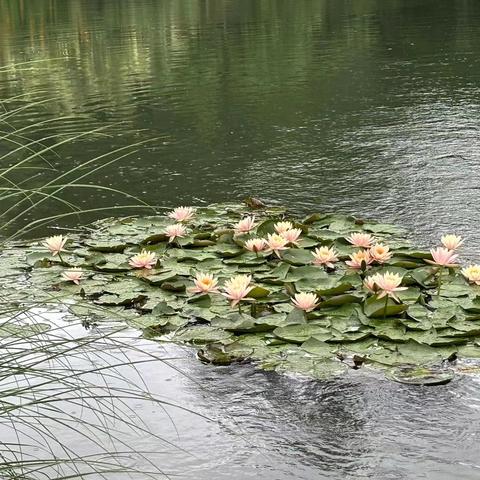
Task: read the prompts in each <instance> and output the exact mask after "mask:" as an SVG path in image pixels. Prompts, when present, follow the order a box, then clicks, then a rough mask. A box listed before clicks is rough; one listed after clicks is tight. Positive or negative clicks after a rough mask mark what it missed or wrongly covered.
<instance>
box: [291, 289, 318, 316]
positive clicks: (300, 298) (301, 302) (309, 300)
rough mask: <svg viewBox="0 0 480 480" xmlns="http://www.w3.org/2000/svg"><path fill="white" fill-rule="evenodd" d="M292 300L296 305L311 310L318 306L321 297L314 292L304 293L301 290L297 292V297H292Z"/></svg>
mask: <svg viewBox="0 0 480 480" xmlns="http://www.w3.org/2000/svg"><path fill="white" fill-rule="evenodd" d="M292 302H293V304H294V305H295V307H297V308H299V309H300V310H304V311H305V312H311V311H312V310H313V309H315V308H316V307H317V306H318V302H319V299H318V297H317V296H316V295H315V294H314V293H304V292H300V293H297V294H295V297H294V298H292Z"/></svg>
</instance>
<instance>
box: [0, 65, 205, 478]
mask: <svg viewBox="0 0 480 480" xmlns="http://www.w3.org/2000/svg"><path fill="white" fill-rule="evenodd" d="M2 68H3V67H2ZM0 70H1V69H0ZM26 97H28V96H27V95H21V96H17V97H12V98H10V99H7V100H6V101H5V100H4V101H2V102H0V105H1V107H2V109H3V113H1V114H0V124H3V125H4V126H5V128H3V129H2V131H1V132H0V144H1V145H4V146H6V147H7V149H6V152H5V153H3V154H2V155H1V156H0V165H2V168H1V169H0V180H1V181H2V182H4V185H2V186H1V187H0V201H1V202H2V205H4V207H3V211H2V212H1V215H2V217H3V218H5V219H6V220H5V221H4V222H3V224H2V225H1V226H0V232H2V231H3V232H7V231H8V230H7V229H8V228H12V227H16V228H15V231H14V232H13V233H12V234H10V235H9V236H6V235H5V233H4V235H3V237H4V238H3V239H2V240H3V244H4V245H5V244H6V243H7V242H8V241H9V240H11V239H13V238H20V237H22V236H23V235H25V234H26V233H28V232H31V231H32V230H33V229H35V228H39V227H43V226H45V225H47V224H49V223H51V222H53V221H58V220H60V219H62V218H65V217H68V216H69V215H81V214H82V213H94V212H95V213H101V212H104V211H107V210H110V209H113V210H115V209H122V210H125V209H137V210H138V209H140V208H147V209H152V207H151V206H150V205H148V204H147V203H146V202H144V201H142V200H141V199H139V198H138V197H136V196H134V195H131V194H128V193H126V192H122V191H121V190H119V189H117V188H114V187H108V186H103V185H90V184H86V183H84V182H81V180H82V179H84V178H85V177H87V176H88V175H91V174H92V173H94V172H96V171H98V170H100V169H101V168H103V167H105V166H107V165H111V164H112V163H114V162H117V161H119V160H121V159H122V158H125V157H126V156H127V155H132V154H134V153H137V152H138V151H139V150H138V149H139V148H140V147H143V146H144V145H146V144H148V143H149V142H151V141H152V139H146V140H141V141H139V142H136V143H135V144H133V145H127V146H122V147H120V148H118V149H115V150H113V151H109V152H106V153H104V154H101V155H98V156H96V157H95V158H92V159H91V160H89V161H86V162H83V163H81V164H79V165H76V166H73V167H71V168H69V169H67V170H66V171H65V170H63V171H59V172H57V170H56V169H55V167H54V165H53V163H52V162H51V161H50V160H49V159H48V157H47V155H54V156H56V157H58V153H57V150H58V148H60V147H61V146H62V145H65V144H67V143H72V142H79V141H81V140H83V139H88V140H92V139H94V138H95V137H97V136H99V135H100V136H108V135H109V133H108V132H107V131H108V129H109V128H112V126H111V125H107V126H104V127H100V128H97V129H92V130H89V131H81V132H75V133H73V134H71V133H70V134H69V135H66V136H63V138H61V139H59V140H57V138H58V136H56V135H43V136H41V138H39V139H32V138H28V136H27V132H34V131H38V130H39V129H41V128H43V127H45V126H48V124H50V123H53V122H57V121H62V120H65V119H66V118H72V117H70V116H68V117H67V116H61V117H56V118H52V119H48V120H42V121H40V122H37V123H32V124H29V125H27V126H23V127H22V128H20V129H16V128H15V127H14V126H13V125H12V122H13V121H14V120H15V117H16V116H18V115H19V114H21V113H22V112H24V111H26V110H28V109H30V108H38V107H42V106H46V105H47V104H49V103H50V102H52V101H55V98H52V97H48V98H39V99H36V100H34V101H29V102H27V103H22V104H21V105H20V106H14V108H12V109H9V108H8V106H9V105H10V104H12V103H14V102H18V101H23V100H24V98H26ZM52 140H53V141H54V142H53V144H49V142H51V141H52ZM112 157H113V158H112ZM105 159H107V160H108V161H106V162H105ZM37 160H40V161H41V162H42V164H41V165H38V164H36V163H35V162H37ZM12 161H13V164H11V165H8V164H7V165H6V163H7V162H12ZM102 162H104V163H102ZM28 170H32V171H33V172H35V173H34V174H33V175H32V176H31V177H30V178H23V179H22V178H20V180H18V179H16V177H18V176H19V174H21V172H24V171H28ZM56 172H57V173H56ZM40 174H42V175H44V174H49V175H50V176H49V177H48V176H47V177H45V178H44V177H43V176H40ZM34 181H35V182H37V181H40V183H41V184H40V185H34V184H33V182H34ZM73 188H76V189H81V190H85V191H98V192H110V193H114V194H116V195H117V196H119V197H123V198H126V199H129V200H131V201H133V203H130V204H127V205H125V204H123V205H118V204H114V205H111V206H104V207H99V208H93V209H82V208H80V207H79V206H77V205H75V203H73V202H71V201H69V200H67V199H64V198H62V194H63V193H64V192H65V191H66V190H67V189H73ZM46 202H49V204H50V202H56V203H57V204H59V205H62V206H63V207H65V208H67V210H69V211H67V212H59V213H56V214H53V215H48V216H46V217H39V218H38V216H37V218H36V219H35V220H33V221H31V222H29V223H27V224H26V225H23V226H22V225H19V223H18V222H19V220H20V219H21V217H24V216H25V215H26V214H28V213H34V212H35V209H38V208H39V207H40V206H41V205H42V204H44V203H46ZM123 203H125V202H123ZM19 209H20V210H21V212H20V213H15V212H17V211H18V210H19ZM5 237H7V238H5ZM77 304H81V301H80V302H77ZM52 305H55V306H56V309H59V307H60V309H61V307H62V305H63V309H64V310H65V309H67V308H68V305H66V304H64V303H63V298H62V295H60V294H59V295H53V294H52V295H50V298H42V299H41V300H39V301H29V300H22V302H18V300H16V299H15V298H11V297H10V296H9V295H8V294H7V295H4V294H2V295H0V306H1V307H2V317H3V319H1V320H0V364H1V365H2V368H1V370H0V429H1V431H2V436H1V437H0V438H1V439H0V458H1V460H2V461H1V465H0V477H1V478H11V479H16V480H20V479H25V480H27V479H28V480H30V479H40V478H49V479H51V480H54V479H63V478H65V479H66V478H87V477H90V476H94V477H95V478H105V479H107V478H117V475H120V474H129V475H130V476H129V477H128V478H160V477H159V475H161V476H162V477H164V478H168V475H167V474H166V473H165V472H162V470H161V469H160V468H159V467H158V466H157V465H155V462H154V461H153V460H152V459H151V458H150V457H151V456H153V455H155V453H158V447H159V445H164V446H168V447H171V448H176V449H180V447H178V446H177V445H175V444H174V443H172V442H171V441H169V440H167V439H165V438H162V436H161V435H160V434H158V433H155V432H152V431H151V430H150V429H149V428H148V424H147V423H146V421H145V419H143V418H142V417H141V415H140V414H139V412H137V411H136V409H134V408H133V407H132V405H134V404H135V405H138V404H139V403H145V402H147V403H150V404H151V405H155V406H157V407H159V408H160V410H161V411H163V412H164V414H165V415H166V416H167V418H170V420H171V422H172V425H173V427H174V428H175V425H174V421H173V419H172V418H171V414H170V412H169V411H168V409H169V408H180V409H184V410H185V411H188V412H190V413H192V414H196V413H195V412H193V411H192V410H190V409H188V408H186V407H182V406H181V405H178V404H176V402H172V401H169V400H168V399H166V398H162V397H158V396H156V395H155V394H153V393H151V392H149V391H148V388H147V385H146V384H145V382H144V381H143V378H142V375H141V371H140V370H139V367H141V366H142V365H145V364H149V363H152V362H168V363H167V364H168V366H169V368H175V369H176V367H175V366H174V365H173V364H172V363H171V362H170V361H173V360H175V359H177V358H178V357H170V356H162V355H160V354H154V353H148V352H145V351H144V350H143V349H141V348H138V347H136V346H135V345H133V344H132V340H131V333H129V332H130V331H129V328H128V327H126V326H125V325H124V324H123V325H122V326H115V328H112V329H111V330H106V331H105V330H103V329H99V328H94V329H93V330H92V329H90V330H89V331H87V330H85V328H84V327H83V326H82V323H81V322H79V321H78V320H76V321H75V322H70V323H68V325H67V324H66V323H63V322H61V323H62V324H61V325H58V326H55V325H53V326H52V323H51V318H49V315H47V316H46V317H44V315H46V314H45V313H42V312H43V310H45V309H47V308H49V307H51V306H52ZM88 308H89V310H90V311H91V312H95V311H98V310H102V309H103V307H102V306H92V305H89V307H88ZM118 317H119V318H121V317H122V315H121V314H119V315H118ZM46 326H48V327H49V328H48V331H43V329H44V327H45V328H46ZM74 327H77V328H81V330H82V331H83V332H87V333H86V334H83V335H81V336H78V334H77V335H76V336H70V335H69V334H68V332H69V331H70V329H72V328H74ZM123 334H124V335H125V337H122V335H123ZM177 371H180V370H178V369H177ZM58 428H61V431H62V432H63V434H65V432H70V433H71V434H72V435H76V438H77V439H80V440H81V441H80V443H83V444H88V445H89V448H90V450H93V451H94V452H96V453H93V454H92V453H91V452H87V453H85V454H79V453H78V452H75V450H76V449H75V448H74V445H73V444H71V442H69V441H67V440H62V438H61V437H59V436H57V435H56V434H55V432H56V431H57V430H58ZM125 430H127V431H130V432H132V433H134V434H137V435H142V436H149V437H151V443H152V445H155V446H156V448H155V450H156V451H145V452H143V451H138V450H137V451H136V450H135V449H133V448H131V446H130V445H129V444H128V441H127V440H125V439H124V436H125ZM10 437H11V438H10ZM83 446H85V445H83ZM82 450H85V448H82ZM180 450H181V449H180ZM185 453H186V454H187V453H188V452H185ZM132 458H137V459H138V460H141V463H142V464H143V465H145V466H146V467H145V468H135V467H131V466H128V464H127V461H128V462H130V461H131V459H132Z"/></svg>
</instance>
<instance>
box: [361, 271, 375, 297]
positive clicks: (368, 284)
mask: <svg viewBox="0 0 480 480" xmlns="http://www.w3.org/2000/svg"><path fill="white" fill-rule="evenodd" d="M377 276H378V273H377V274H375V275H370V276H369V277H367V278H365V280H364V281H363V286H364V287H365V288H366V289H367V290H369V291H370V292H373V293H375V292H376V291H377V290H378V284H377Z"/></svg>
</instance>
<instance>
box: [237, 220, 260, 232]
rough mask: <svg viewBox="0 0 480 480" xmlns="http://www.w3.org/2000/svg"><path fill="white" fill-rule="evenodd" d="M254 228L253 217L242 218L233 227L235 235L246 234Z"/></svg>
mask: <svg viewBox="0 0 480 480" xmlns="http://www.w3.org/2000/svg"><path fill="white" fill-rule="evenodd" d="M254 227H255V217H245V218H242V220H240V221H239V222H238V223H237V224H236V225H234V226H233V228H234V229H235V233H247V232H250V230H253V228H254Z"/></svg>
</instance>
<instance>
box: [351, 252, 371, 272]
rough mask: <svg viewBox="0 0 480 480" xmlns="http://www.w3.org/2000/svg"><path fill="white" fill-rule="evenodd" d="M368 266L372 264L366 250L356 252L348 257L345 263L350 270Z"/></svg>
mask: <svg viewBox="0 0 480 480" xmlns="http://www.w3.org/2000/svg"><path fill="white" fill-rule="evenodd" d="M364 262H365V264H366V265H370V264H371V263H372V262H373V259H372V257H371V256H370V252H369V251H368V250H358V252H355V253H353V254H352V255H350V260H347V261H346V262H345V263H346V264H347V265H348V266H349V267H351V268H362V264H363V263H364Z"/></svg>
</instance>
